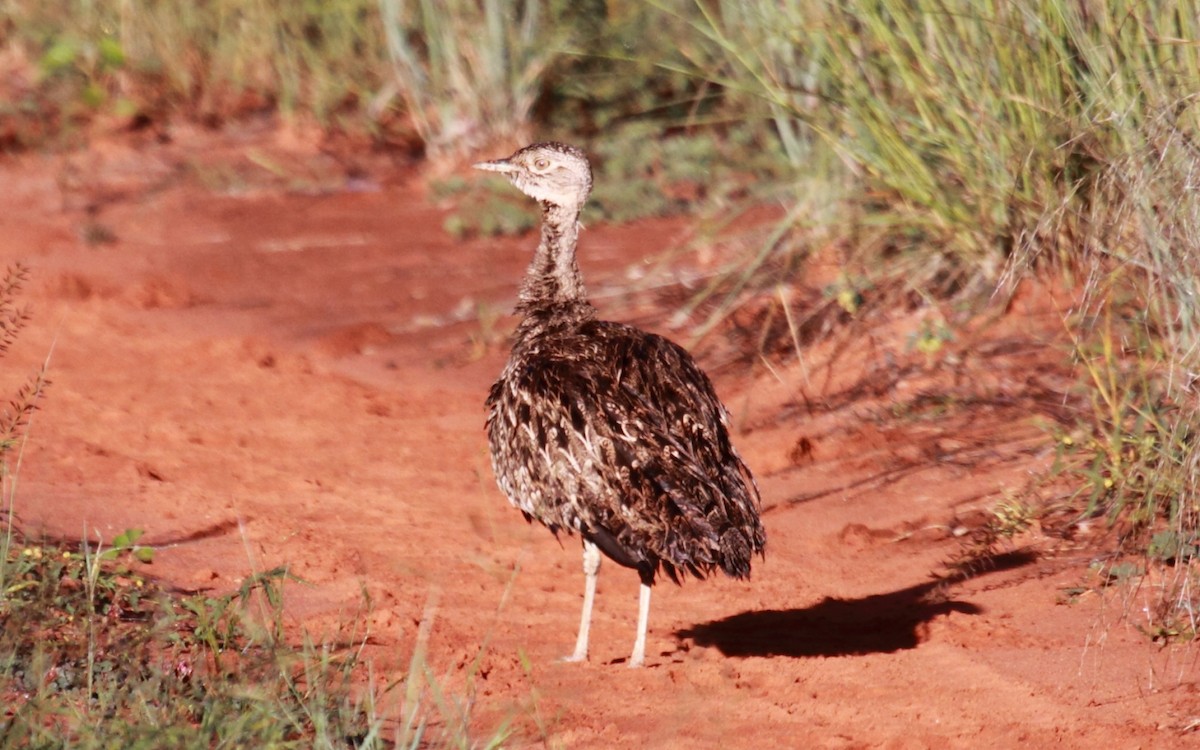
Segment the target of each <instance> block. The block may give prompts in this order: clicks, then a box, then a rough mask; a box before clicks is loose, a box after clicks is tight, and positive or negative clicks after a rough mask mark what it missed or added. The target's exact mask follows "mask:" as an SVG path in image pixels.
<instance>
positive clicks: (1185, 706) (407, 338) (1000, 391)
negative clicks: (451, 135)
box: [0, 129, 1200, 748]
mask: <svg viewBox="0 0 1200 750" xmlns="http://www.w3.org/2000/svg"><path fill="white" fill-rule="evenodd" d="M164 141H165V142H164ZM509 145H516V144H509ZM0 186H2V188H0V261H3V262H5V263H7V262H12V261H23V262H24V263H26V264H27V265H28V266H29V267H30V268H31V269H32V277H31V280H30V282H29V283H28V285H27V289H26V293H25V295H24V298H25V299H26V300H27V301H28V302H29V303H30V304H31V306H32V312H33V315H34V318H33V322H32V323H31V325H30V326H29V328H28V329H27V330H26V331H25V332H24V334H23V335H22V337H21V339H20V340H19V342H18V344H17V346H16V347H14V349H13V350H12V352H11V353H10V355H9V357H7V358H6V359H5V360H3V370H0V388H4V389H8V388H9V386H10V385H11V384H15V383H17V382H19V381H20V380H21V379H23V378H24V377H25V376H26V375H27V374H28V373H29V371H30V370H31V369H32V368H33V367H35V366H36V365H37V364H38V363H39V362H40V361H42V360H43V359H44V358H45V357H46V356H47V355H49V356H50V365H49V367H50V377H51V379H52V381H53V384H52V386H51V389H50V390H49V392H48V394H47V398H46V400H45V402H44V404H43V408H42V410H41V411H40V412H38V414H37V415H36V418H35V420H34V423H33V426H32V433H31V438H30V440H29V443H28V447H27V449H26V451H25V453H24V457H23V462H22V465H21V469H20V476H19V490H18V494H17V504H16V513H17V516H18V518H19V521H20V523H21V524H22V526H23V527H24V528H25V529H26V530H27V531H28V532H31V533H45V534H48V535H54V536H58V537H62V538H66V539H75V540H78V539H79V538H81V537H82V536H83V535H85V534H86V535H89V537H94V536H95V535H97V534H99V535H100V536H103V537H104V538H107V539H111V537H112V536H113V535H115V534H117V533H119V532H120V531H122V530H123V529H126V528H130V527H138V528H143V529H145V530H146V536H145V537H144V541H146V542H148V543H151V544H154V545H157V546H158V547H159V549H158V554H157V556H156V558H155V561H154V563H153V565H152V566H150V567H149V568H147V571H146V572H147V573H150V574H153V575H156V576H159V577H161V578H163V579H165V580H166V581H167V582H169V583H170V584H171V585H173V586H176V587H178V588H181V589H185V590H212V591H216V592H225V591H229V590H231V589H233V588H236V587H237V586H238V585H239V583H240V582H241V581H242V580H243V578H244V577H245V576H247V575H249V574H250V573H252V572H253V571H256V570H265V569H268V568H269V567H271V566H275V565H280V564H286V565H288V566H290V569H291V571H292V572H293V573H295V574H296V575H298V576H300V577H302V578H303V579H305V580H306V581H308V582H309V584H310V585H306V586H301V585H295V586H291V587H289V589H288V610H287V611H288V617H289V622H290V623H291V625H292V626H294V627H295V629H296V632H299V631H300V630H301V629H307V630H308V631H309V632H311V633H313V634H314V636H315V637H318V638H320V637H322V634H329V633H335V632H336V631H337V628H338V626H339V624H340V623H346V622H348V621H351V620H354V619H355V618H359V619H361V620H362V621H364V622H365V623H366V624H367V625H368V626H369V633H370V637H369V647H368V649H367V656H368V657H369V658H370V659H371V660H372V661H373V662H374V664H375V670H376V673H377V675H380V676H382V677H392V678H395V677H398V676H399V675H401V674H402V673H403V671H404V669H406V667H407V665H408V659H409V658H410V656H411V654H412V651H413V649H414V647H415V644H416V641H417V630H418V625H419V623H421V622H422V620H423V619H424V620H425V621H426V623H427V624H428V625H429V626H431V627H430V629H429V633H430V635H429V640H428V662H429V664H430V666H431V669H432V671H433V672H434V673H435V674H437V675H441V676H442V679H443V680H444V682H443V684H444V687H445V688H446V690H447V691H448V692H450V693H455V692H456V691H457V694H460V695H466V694H467V693H468V692H469V693H470V694H471V695H472V696H473V701H474V702H473V705H472V710H471V722H472V724H471V726H472V731H473V732H474V733H475V734H476V735H477V736H478V737H479V738H486V737H487V736H488V735H489V734H490V733H491V732H492V731H493V730H494V729H495V728H496V727H498V726H499V725H501V724H502V723H504V722H509V723H510V726H511V729H512V731H513V733H514V734H513V737H512V739H511V740H510V744H511V745H512V746H515V747H525V746H531V747H532V746H537V747H541V746H547V747H568V748H612V747H620V748H625V747H629V748H709V747H714V748H715V747H757V748H792V747H818V748H867V747H872V748H873V747H885V748H924V747H935V748H940V747H964V748H980V747H1016V746H1022V747H1068V748H1071V747H1078V748H1100V747H1103V748H1135V747H1143V748H1150V747H1155V748H1169V747H1188V746H1192V743H1194V742H1196V741H1197V740H1196V736H1195V734H1194V730H1195V727H1196V725H1197V720H1200V700H1198V698H1197V695H1196V684H1197V683H1196V667H1197V665H1196V662H1195V658H1194V655H1193V653H1194V652H1193V651H1192V650H1190V649H1187V648H1185V647H1173V648H1167V649H1162V648H1160V647H1159V646H1156V645H1154V644H1152V643H1150V642H1149V641H1148V640H1147V639H1146V638H1145V637H1144V636H1142V635H1141V634H1140V633H1139V632H1137V630H1136V629H1135V628H1134V627H1132V626H1131V625H1130V624H1128V623H1126V622H1124V621H1122V620H1121V618H1120V615H1121V614H1122V612H1123V611H1130V610H1132V611H1134V615H1135V616H1134V618H1133V620H1134V621H1135V622H1136V620H1137V617H1136V610H1137V608H1138V607H1140V606H1143V605H1142V603H1141V600H1139V599H1138V598H1137V596H1138V594H1134V595H1132V596H1122V595H1120V594H1118V593H1116V592H1109V593H1088V592H1084V593H1083V594H1081V595H1079V596H1068V595H1067V594H1065V593H1064V592H1068V591H1072V592H1073V591H1074V589H1073V588H1072V587H1077V586H1079V585H1080V583H1081V581H1085V580H1086V576H1087V567H1088V564H1089V562H1090V561H1091V558H1092V556H1093V555H1094V554H1095V553H1094V552H1093V551H1089V549H1088V547H1087V546H1086V545H1085V544H1081V543H1079V540H1078V539H1076V540H1075V541H1074V542H1071V541H1064V540H1062V539H1061V538H1058V536H1056V535H1051V534H1049V533H1046V532H1044V530H1042V529H1041V528H1040V527H1038V526H1036V525H1035V526H1034V528H1033V529H1032V530H1030V531H1029V532H1027V533H1025V534H1023V535H1021V536H1019V537H1017V538H1016V539H1014V540H1013V541H1012V542H1011V543H1008V544H1007V546H1004V547H1002V549H1003V550H1004V551H1005V552H1006V554H1004V555H1002V556H1001V557H999V558H998V559H997V560H995V561H994V562H993V563H992V564H990V565H988V566H984V567H982V568H981V569H980V570H978V571H977V574H976V575H973V576H969V577H962V578H959V579H953V580H949V581H946V580H943V581H942V583H940V584H939V582H938V579H937V578H936V576H939V575H944V574H945V573H946V566H945V563H946V562H947V561H948V560H951V559H953V558H954V557H955V556H956V555H958V554H960V553H961V550H962V549H963V546H964V538H969V537H970V534H969V532H970V530H971V528H972V527H973V525H974V526H977V525H978V524H979V523H980V522H981V520H982V519H984V518H986V514H985V513H984V511H985V510H986V509H987V508H990V507H991V506H993V505H994V504H995V503H996V502H998V501H1000V500H1003V499H1004V498H1006V497H1008V498H1016V497H1020V493H1021V492H1023V491H1024V490H1025V489H1027V488H1028V487H1029V486H1030V484H1031V483H1032V482H1035V481H1036V479H1037V477H1038V476H1039V475H1040V474H1041V472H1043V471H1044V470H1045V469H1046V467H1047V466H1049V464H1050V462H1051V460H1052V458H1053V445H1052V441H1051V440H1050V439H1049V438H1048V437H1047V432H1046V430H1045V428H1044V425H1046V424H1050V423H1052V422H1053V421H1054V420H1056V419H1066V420H1067V421H1069V420H1070V417H1069V415H1068V416H1067V417H1064V416H1063V414H1062V409H1063V408H1064V407H1063V403H1064V402H1063V399H1062V395H1061V394H1062V393H1064V392H1067V391H1068V390H1069V387H1070V380H1069V378H1068V377H1067V376H1066V375H1065V374H1064V370H1063V365H1062V363H1063V361H1064V356H1063V354H1062V350H1061V349H1060V348H1059V347H1058V346H1057V344H1056V342H1055V341H1054V337H1055V334H1054V331H1056V330H1061V325H1060V324H1059V323H1058V322H1057V321H1058V318H1057V313H1056V312H1055V307H1054V305H1053V304H1051V302H1050V301H1049V300H1048V296H1049V295H1047V294H1044V293H1042V292H1040V291H1039V290H1037V289H1036V288H1030V289H1027V290H1023V291H1022V292H1021V293H1019V294H1018V295H1017V296H1016V298H1015V300H1014V301H1013V302H1012V304H1011V305H1008V306H1007V307H1004V308H1001V309H997V310H992V311H984V312H983V314H981V315H979V316H977V317H976V322H975V323H973V324H972V325H971V326H969V327H968V328H966V329H964V330H963V331H961V332H959V333H956V336H955V338H954V340H953V341H951V342H948V343H947V344H946V346H945V349H944V350H943V351H941V352H939V353H938V354H937V357H936V360H937V361H936V362H934V361H932V360H930V359H929V358H927V357H926V356H925V355H923V354H921V353H920V352H918V351H916V350H914V348H913V346H912V341H913V336H914V335H915V334H916V333H917V332H918V331H919V330H921V326H922V325H923V322H924V321H925V320H926V319H925V318H923V317H922V313H905V312H902V311H900V312H897V313H896V314H895V315H891V316H882V317H879V318H878V319H877V320H876V321H875V322H874V323H872V324H871V325H869V326H860V327H857V328H854V327H851V328H849V329H845V330H850V331H851V333H852V335H835V336H833V337H831V338H829V339H828V340H825V341H824V342H823V343H819V344H814V345H812V346H809V347H806V348H805V349H804V350H803V356H802V357H799V358H798V357H797V356H796V354H795V352H793V351H791V349H790V347H785V348H784V349H783V350H782V351H780V352H776V353H773V354H772V356H771V357H769V358H768V360H767V362H768V364H769V366H768V364H764V363H763V360H762V359H761V358H758V357H755V356H749V357H745V358H738V357H736V356H734V355H735V354H736V353H737V352H736V351H734V350H733V347H732V345H730V344H728V342H727V339H725V340H723V339H722V334H721V332H720V331H718V332H717V333H716V334H715V335H714V336H712V337H709V339H708V340H707V341H708V343H707V344H703V345H702V346H701V347H700V358H701V362H702V364H703V365H704V366H705V367H707V368H709V369H710V371H711V372H712V373H713V375H714V379H715V381H716V385H717V389H718V391H719V392H720V393H721V394H722V397H723V398H724V400H725V401H726V403H727V404H728V405H729V407H730V409H731V411H732V413H733V417H734V433H735V435H734V436H735V441H736V443H737V445H738V446H739V447H740V450H741V452H742V454H743V455H744V457H745V458H746V460H747V462H748V463H749V465H750V466H751V467H752V468H753V470H754V471H755V473H756V475H757V477H758V481H759V484H760V486H761V489H762V495H763V520H764V523H765V525H766V528H767V532H768V548H767V554H766V558H765V560H763V561H761V562H758V563H757V564H756V567H755V570H754V574H753V578H752V580H751V581H750V582H748V583H746V582H736V581H732V580H727V579H713V580H709V581H706V582H694V581H693V582H689V583H687V584H686V585H684V586H682V587H676V586H674V585H671V584H670V583H669V582H664V583H660V585H659V586H657V587H656V588H655V595H654V602H653V608H652V612H651V625H650V638H649V645H648V649H647V665H646V668H644V669H641V670H630V669H626V668H625V660H626V659H627V658H628V654H629V650H630V647H631V645H632V641H633V636H634V621H635V616H636V607H637V583H638V582H637V578H636V576H635V575H634V574H632V573H631V572H630V571H627V570H623V569H621V568H619V567H617V566H615V565H613V564H611V563H609V564H607V565H605V566H604V567H603V569H602V570H601V574H600V587H599V594H598V599H597V602H598V603H597V611H596V616H595V621H594V626H593V631H592V658H591V661H590V662H588V663H585V664H567V663H559V662H557V661H556V658H557V657H559V656H562V655H564V654H566V653H568V652H569V651H570V649H571V646H572V644H573V641H574V636H575V628H576V625H577V622H578V614H579V605H580V602H581V598H582V583H583V581H582V574H581V571H580V555H579V543H578V540H576V539H573V538H566V537H564V538H562V539H561V540H559V541H555V539H554V538H553V537H552V536H551V535H550V534H549V533H548V532H546V531H545V530H544V529H542V528H540V527H537V526H530V525H527V524H526V523H525V521H524V520H523V519H522V518H521V515H520V514H519V513H518V512H517V511H515V510H514V509H512V508H511V507H509V506H508V504H507V502H506V501H505V499H504V497H503V496H502V495H501V494H500V492H499V491H498V490H497V489H496V487H495V484H494V482H493V480H492V476H491V469H490V466H489V463H488V458H487V446H486V440H485V436H484V432H483V419H484V412H483V400H484V397H485V395H486V393H487V389H488V387H489V385H490V384H491V382H492V380H493V379H494V377H495V376H496V374H497V373H498V372H499V370H500V368H501V366H502V365H503V362H504V360H505V357H506V356H507V350H506V347H505V345H504V336H505V335H506V334H507V332H508V331H510V330H511V328H512V325H513V323H514V321H513V319H512V318H511V317H509V316H508V315H507V311H508V309H509V308H510V307H511V305H512V303H513V299H514V295H515V290H516V285H517V283H518V280H519V278H520V274H521V273H522V271H523V268H524V265H525V263H526V262H527V260H528V257H529V253H530V250H531V249H532V246H533V244H534V243H535V242H536V239H535V238H534V237H533V236H525V237H520V238H506V239H472V240H466V241H455V240H454V239H452V238H451V237H450V236H448V235H447V234H446V233H445V232H444V231H443V230H442V222H443V220H444V218H445V215H446V207H445V206H440V207H439V206H437V205H434V204H433V203H431V201H430V199H429V197H428V191H427V188H426V175H424V174H423V173H422V172H420V171H419V170H417V169H415V168H412V167H409V166H405V165H401V164H391V163H388V162H387V161H386V160H383V159H380V158H378V157H366V156H364V157H362V162H361V163H359V162H356V161H355V160H354V159H353V158H350V157H347V156H345V155H343V156H337V155H332V154H328V153H324V152H322V151H321V150H320V148H319V147H318V144H317V143H316V142H315V141H313V140H311V139H307V138H305V137H302V136H297V135H295V134H289V133H286V132H284V133H282V134H281V133H280V132H278V131H273V130H264V131H261V132H253V131H246V132H244V133H239V134H230V133H227V134H224V135H219V136H218V135H213V134H207V133H204V132H199V131H188V130H186V129H180V130H178V131H176V132H174V133H172V134H171V137H170V138H169V139H168V138H155V137H153V135H152V134H145V135H143V136H138V137H125V136H123V137H120V138H114V139H112V140H110V141H107V142H105V143H98V144H96V145H95V146H94V147H93V148H91V149H89V150H88V151H86V152H80V153H75V154H68V155H60V156H39V155H26V156H21V157H19V158H18V157H9V158H6V159H4V160H3V161H0ZM688 231H689V230H688V223H687V222H684V221H679V220H673V221H654V222H641V223H638V224H634V225H631V226H624V227H603V226H598V227H597V226H593V227H589V228H588V229H587V231H586V232H585V233H584V235H583V240H582V242H583V243H584V244H583V250H582V264H583V267H584V273H585V276H586V278H587V280H588V282H589V286H590V288H591V289H592V290H593V291H594V292H595V293H596V301H597V304H598V306H599V307H600V308H601V310H602V312H603V313H604V314H605V315H607V316H609V317H613V318H617V319H621V320H626V321H635V322H638V323H639V324H642V325H644V326H647V327H650V328H654V329H656V330H659V331H660V332H664V333H667V334H668V335H672V336H674V337H676V338H680V339H682V338H683V337H684V335H685V334H686V331H684V332H682V333H681V332H679V331H670V330H667V328H666V323H667V321H668V320H669V319H670V314H671V312H672V310H671V309H669V308H668V307H667V306H665V305H664V304H663V303H662V301H661V298H660V297H657V296H656V295H655V294H653V293H644V294H627V293H626V292H625V290H626V289H628V288H629V287H630V284H629V280H630V279H631V278H642V279H643V280H644V279H645V278H646V277H647V274H653V273H661V271H657V270H655V269H656V268H658V267H657V266H652V265H651V264H650V263H649V261H648V259H649V258H650V257H651V255H652V252H651V251H653V250H656V249H658V248H662V247H665V246H667V245H669V244H670V243H672V242H677V241H679V240H680V239H682V238H684V237H686V235H687V232H688ZM685 265H686V263H685ZM704 270H705V269H702V268H701V269H695V268H692V269H685V268H682V267H680V268H674V269H672V270H671V271H669V272H667V273H668V275H667V279H668V280H669V278H670V274H672V273H674V274H682V273H685V272H696V273H703V272H704ZM656 300H658V301H656ZM763 304H764V305H765V304H766V303H763ZM761 309H766V308H765V307H764V308H761ZM925 314H927V313H925ZM751 322H753V321H751ZM1039 332H1045V333H1039ZM714 341H715V342H716V343H712V342H714ZM723 341H725V343H722V342H723ZM752 343H753V342H752V340H751V344H752ZM10 392H11V390H0V393H10ZM1074 593H1078V592H1074ZM1068 601H1069V602H1070V603H1068ZM368 602H369V603H368ZM381 681H382V679H381Z"/></svg>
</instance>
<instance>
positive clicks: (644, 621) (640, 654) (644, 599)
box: [629, 583, 650, 667]
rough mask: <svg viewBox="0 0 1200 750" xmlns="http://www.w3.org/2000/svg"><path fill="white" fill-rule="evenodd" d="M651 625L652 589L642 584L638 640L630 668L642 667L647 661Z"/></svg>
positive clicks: (634, 645)
mask: <svg viewBox="0 0 1200 750" xmlns="http://www.w3.org/2000/svg"><path fill="white" fill-rule="evenodd" d="M649 625H650V587H649V586H647V585H646V584H645V583H643V584H642V588H641V591H639V592H638V624H637V640H636V641H634V642H633V655H632V656H630V657H629V666H631V667H640V666H642V662H644V661H645V660H646V628H647V627H648V626H649Z"/></svg>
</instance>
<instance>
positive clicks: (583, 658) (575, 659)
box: [558, 651, 587, 663]
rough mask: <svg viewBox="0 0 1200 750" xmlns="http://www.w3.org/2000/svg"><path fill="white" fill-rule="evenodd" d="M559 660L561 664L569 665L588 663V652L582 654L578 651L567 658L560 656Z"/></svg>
mask: <svg viewBox="0 0 1200 750" xmlns="http://www.w3.org/2000/svg"><path fill="white" fill-rule="evenodd" d="M558 660H559V661H561V662H567V663H570V662H580V661H587V652H586V651H584V652H583V653H582V654H581V653H579V652H578V651H576V652H575V653H573V654H567V655H566V656H560V657H558Z"/></svg>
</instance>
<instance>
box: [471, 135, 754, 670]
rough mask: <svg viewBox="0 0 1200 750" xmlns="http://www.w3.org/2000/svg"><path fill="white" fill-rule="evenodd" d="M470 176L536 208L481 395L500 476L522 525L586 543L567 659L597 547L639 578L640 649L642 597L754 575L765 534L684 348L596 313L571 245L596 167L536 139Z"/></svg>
mask: <svg viewBox="0 0 1200 750" xmlns="http://www.w3.org/2000/svg"><path fill="white" fill-rule="evenodd" d="M475 167H476V168H478V169H483V170H488V171H491V172H499V173H501V174H503V175H505V176H506V177H508V179H509V180H511V181H512V183H513V184H514V185H515V186H516V187H517V188H518V189H520V190H521V191H522V192H523V193H525V194H526V195H528V196H529V197H531V198H534V199H535V200H537V201H538V202H539V203H540V204H541V206H542V228H541V242H540V243H539V244H538V247H537V251H536V252H535V253H534V256H533V262H532V263H531V264H530V266H529V270H528V272H527V273H526V275H525V280H524V282H523V283H522V284H521V290H520V299H519V302H518V304H517V313H518V314H519V315H520V316H521V321H520V324H519V325H518V326H517V330H516V333H515V336H514V342H513V347H512V355H511V357H510V358H509V360H508V364H507V365H505V367H504V371H503V372H502V373H501V374H500V379H499V380H497V381H496V384H495V385H493V386H492V390H491V393H490V394H489V395H488V399H487V407H488V418H487V433H488V441H489V443H490V444H491V453H492V468H493V470H494V471H495V473H496V481H497V483H498V484H499V485H500V488H501V489H502V490H503V491H504V493H505V494H506V495H508V499H509V501H510V502H512V504H513V505H515V506H516V507H517V508H519V509H520V510H521V511H522V512H523V513H524V514H525V518H526V519H527V520H530V521H532V520H533V519H537V520H538V521H539V522H541V523H542V524H544V525H545V526H546V527H547V528H549V529H550V530H551V531H552V532H554V533H555V534H556V535H557V533H558V532H559V531H566V532H567V533H568V534H574V533H575V532H579V533H580V535H581V536H582V537H583V571H584V575H585V588H584V598H583V614H582V618H581V620H580V623H579V636H578V638H577V640H576V642H575V651H574V653H573V654H571V655H570V656H569V657H566V658H567V660H569V661H582V660H584V659H586V658H587V649H588V628H589V625H590V622H591V614H592V603H593V600H594V598H595V592H596V573H597V571H598V570H599V569H600V553H601V552H603V553H604V554H605V555H607V556H608V557H610V558H612V559H613V560H614V561H615V562H617V563H619V564H620V565H624V566H626V567H629V568H633V569H634V570H636V571H637V572H638V575H639V576H640V577H641V591H640V596H639V606H638V625H637V639H636V640H635V642H634V646H633V654H632V656H631V657H630V659H629V666H631V667H636V666H640V665H641V664H642V662H643V661H644V659H645V653H646V627H647V623H648V620H649V615H650V587H651V585H653V584H654V578H655V575H656V573H657V572H658V571H659V570H660V569H661V570H662V571H663V572H664V573H666V575H667V576H668V577H669V578H670V579H671V580H673V581H675V582H676V583H679V581H680V578H681V577H684V576H686V575H687V574H691V575H694V576H696V577H697V578H705V577H706V576H708V575H709V574H710V573H711V572H712V571H713V570H715V569H717V568H720V569H721V570H723V571H725V573H727V574H729V575H731V576H733V577H735V578H746V577H748V576H749V575H750V559H751V557H752V556H753V555H755V554H761V553H762V550H763V545H764V543H765V541H766V535H765V533H764V532H763V527H762V523H761V522H760V520H759V507H760V499H759V495H758V489H757V487H756V485H755V483H754V479H753V477H752V476H751V475H750V470H749V469H748V468H747V467H746V464H745V463H743V462H742V459H741V458H740V457H739V456H738V454H737V452H736V451H735V450H734V449H733V446H732V444H731V443H730V440H729V429H728V414H727V411H726V409H725V407H724V406H723V405H722V404H721V402H720V400H719V399H718V398H717V395H716V393H715V392H714V391H713V386H712V383H711V382H710V381H709V379H708V377H707V376H706V375H705V374H704V372H702V371H701V370H700V368H699V366H697V364H696V362H695V361H694V360H693V359H692V357H691V355H689V354H688V353H687V352H686V351H685V350H684V349H683V348H681V347H680V346H678V345H677V344H675V343H673V342H671V341H668V340H667V339H665V338H663V337H661V336H656V335H654V334H652V333H646V332H645V331H641V330H638V329H637V328H634V327H632V326H628V325H622V324H620V323H610V322H607V321H603V320H598V319H597V318H596V310H595V308H594V307H592V305H591V303H589V302H588V300H587V295H586V293H585V292H584V287H583V280H582V278H581V276H580V273H579V266H578V264H577V263H576V260H575V246H576V242H577V240H578V237H579V213H580V210H581V209H582V208H583V204H584V201H585V200H586V199H587V197H588V193H590V192H591V189H592V169H591V166H590V165H589V164H588V160H587V157H586V156H585V155H584V153H583V152H582V151H580V150H579V149H577V148H575V147H573V146H568V145H565V144H561V143H537V144H534V145H532V146H527V147H526V148H523V149H521V150H520V151H517V152H516V153H515V154H513V155H512V156H510V157H508V158H507V159H498V160H496V161H486V162H482V163H479V164H476V165H475Z"/></svg>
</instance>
